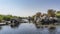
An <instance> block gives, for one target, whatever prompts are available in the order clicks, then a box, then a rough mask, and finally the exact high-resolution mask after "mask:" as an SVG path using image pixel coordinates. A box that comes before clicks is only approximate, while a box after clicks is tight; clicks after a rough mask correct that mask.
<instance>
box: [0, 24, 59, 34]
mask: <svg viewBox="0 0 60 34" xmlns="http://www.w3.org/2000/svg"><path fill="white" fill-rule="evenodd" d="M0 34H60V26H57V27H56V29H53V30H50V29H48V28H37V26H36V25H34V24H33V23H21V24H19V25H16V26H11V25H5V26H0Z"/></svg>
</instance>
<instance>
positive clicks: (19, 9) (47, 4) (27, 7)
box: [0, 0, 60, 16]
mask: <svg viewBox="0 0 60 34" xmlns="http://www.w3.org/2000/svg"><path fill="white" fill-rule="evenodd" d="M48 9H54V10H59V9H60V0H0V14H6V15H7V14H11V15H16V16H31V15H34V14H35V13H36V12H42V13H46V12H47V10H48Z"/></svg>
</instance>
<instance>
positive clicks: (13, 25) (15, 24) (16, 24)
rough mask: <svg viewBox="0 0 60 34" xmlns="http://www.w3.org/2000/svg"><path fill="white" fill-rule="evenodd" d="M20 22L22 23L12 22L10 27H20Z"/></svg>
mask: <svg viewBox="0 0 60 34" xmlns="http://www.w3.org/2000/svg"><path fill="white" fill-rule="evenodd" d="M20 24H21V23H14V24H11V25H10V27H11V28H18V27H19V25H20Z"/></svg>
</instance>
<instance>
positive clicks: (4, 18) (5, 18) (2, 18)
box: [0, 15, 18, 22]
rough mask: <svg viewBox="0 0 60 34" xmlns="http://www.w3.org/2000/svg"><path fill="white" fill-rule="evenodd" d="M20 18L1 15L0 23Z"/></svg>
mask: <svg viewBox="0 0 60 34" xmlns="http://www.w3.org/2000/svg"><path fill="white" fill-rule="evenodd" d="M17 17H18V16H12V15H0V22H2V21H9V20H10V19H12V18H17Z"/></svg>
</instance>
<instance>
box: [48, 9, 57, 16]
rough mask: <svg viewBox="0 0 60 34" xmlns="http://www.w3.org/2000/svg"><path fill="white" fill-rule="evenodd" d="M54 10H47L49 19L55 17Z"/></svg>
mask: <svg viewBox="0 0 60 34" xmlns="http://www.w3.org/2000/svg"><path fill="white" fill-rule="evenodd" d="M55 12H56V11H55V10H53V9H49V10H48V16H50V17H55Z"/></svg>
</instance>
